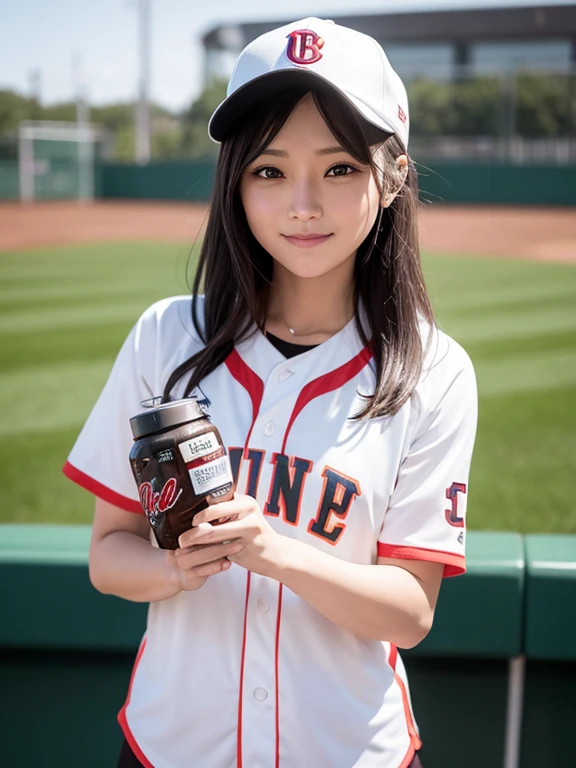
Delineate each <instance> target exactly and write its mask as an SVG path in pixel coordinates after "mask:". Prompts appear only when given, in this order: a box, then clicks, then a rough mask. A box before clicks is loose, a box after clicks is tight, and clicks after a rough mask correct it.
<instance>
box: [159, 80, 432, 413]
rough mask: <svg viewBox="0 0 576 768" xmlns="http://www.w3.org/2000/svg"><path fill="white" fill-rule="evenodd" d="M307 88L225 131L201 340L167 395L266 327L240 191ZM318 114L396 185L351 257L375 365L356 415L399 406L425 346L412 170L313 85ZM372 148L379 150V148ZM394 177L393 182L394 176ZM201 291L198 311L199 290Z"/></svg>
mask: <svg viewBox="0 0 576 768" xmlns="http://www.w3.org/2000/svg"><path fill="white" fill-rule="evenodd" d="M309 91H310V88H309V87H307V88H302V87H293V88H290V89H286V90H284V91H282V92H281V93H280V94H279V95H278V96H277V97H276V98H275V99H274V100H273V103H270V101H268V102H267V103H262V104H259V105H257V107H255V108H251V110H250V112H249V113H248V114H247V115H246V116H245V117H244V118H243V119H242V121H241V122H239V123H238V124H236V125H235V126H234V130H233V131H232V132H231V133H230V135H229V136H228V137H227V138H226V139H225V141H223V143H222V145H221V147H220V153H219V156H218V162H217V166H216V178H215V182H214V188H213V193H212V199H211V202H210V214H209V218H208V224H207V228H206V234H205V237H204V241H203V243H202V248H201V252H200V260H199V264H198V269H197V271H196V275H195V278H194V283H193V286H192V322H193V323H194V327H195V329H196V331H197V333H198V334H199V336H200V338H201V339H202V341H203V342H204V344H205V346H204V348H203V349H202V350H201V351H200V352H197V353H196V354H195V355H193V356H192V357H190V358H189V359H188V360H186V361H184V362H183V363H182V364H181V365H179V366H178V367H177V368H176V369H175V370H174V371H173V372H172V374H171V376H170V377H169V379H168V381H167V383H166V387H165V389H164V394H163V397H164V400H169V399H170V392H171V390H172V388H173V387H174V385H175V384H176V382H177V381H179V380H180V379H181V378H182V377H183V376H185V375H186V374H190V376H189V378H188V381H187V384H186V389H185V393H184V394H185V396H187V395H189V394H190V393H191V392H192V391H193V390H194V388H195V387H197V386H198V385H199V383H200V382H201V381H202V379H204V378H205V377H206V376H208V374H210V373H211V372H212V371H213V370H214V369H215V368H217V367H218V366H219V365H221V364H222V363H223V362H224V360H226V358H227V357H228V355H229V354H230V353H231V352H232V350H233V348H234V345H235V344H236V343H237V342H238V341H240V340H241V339H243V338H245V337H246V336H247V335H248V334H249V333H250V331H251V329H253V327H254V324H256V326H257V327H258V328H259V329H260V330H263V329H264V326H265V322H266V309H267V304H268V295H269V289H270V285H271V282H272V276H273V264H274V262H273V259H272V257H271V256H270V254H269V253H268V252H267V251H266V250H264V248H262V246H261V245H260V244H259V243H258V241H257V240H256V239H255V237H254V236H253V234H252V232H251V230H250V227H249V226H248V222H247V220H246V216H245V213H244V208H243V206H242V202H241V199H240V181H241V178H242V174H243V172H244V170H245V168H246V167H247V166H248V165H249V164H250V163H252V162H253V161H254V160H255V159H256V158H257V157H258V156H259V155H260V153H261V152H262V151H263V150H264V149H265V148H266V147H267V146H268V145H269V144H270V143H271V142H272V141H273V139H274V138H275V137H276V136H277V135H278V133H279V132H280V130H281V128H282V126H283V125H284V123H285V122H286V120H287V119H288V117H289V116H290V114H291V113H292V111H293V109H294V108H295V106H296V105H297V104H298V103H299V101H300V100H301V99H302V98H303V97H304V96H305V94H306V93H308V92H309ZM312 95H313V98H314V101H315V103H316V106H317V107H318V110H319V111H320V114H321V115H322V117H323V118H324V120H325V121H326V124H327V125H328V127H329V128H330V130H331V132H332V133H333V134H334V136H335V138H336V139H337V140H338V141H339V142H340V144H341V145H342V146H343V147H344V148H345V149H346V150H347V151H348V152H349V153H350V154H351V155H352V156H353V157H354V158H355V159H356V160H357V161H358V162H360V163H363V164H365V165H369V166H370V168H371V170H372V173H373V174H374V178H375V180H376V183H377V184H378V188H379V190H380V192H381V194H386V193H387V192H390V191H397V189H398V187H401V189H400V191H399V193H398V194H397V196H396V197H395V199H394V201H393V202H392V204H391V205H390V206H389V207H387V208H383V207H381V208H380V212H379V214H378V216H377V219H376V222H375V223H374V226H373V227H372V230H371V231H370V233H369V234H368V236H367V237H366V239H365V240H364V242H363V243H362V244H361V246H360V247H359V249H358V252H357V255H356V262H355V319H356V326H357V329H358V333H359V334H360V337H361V339H362V340H363V341H364V343H366V344H368V343H371V345H372V351H373V356H374V364H375V368H376V386H375V391H374V394H373V395H371V396H369V397H367V398H366V405H365V407H364V408H363V410H362V412H361V413H360V414H358V418H364V417H368V418H372V417H377V416H387V415H393V414H394V413H396V412H397V411H398V410H399V408H400V407H401V406H402V405H403V404H404V403H405V402H406V401H407V400H408V398H409V397H410V395H411V394H412V392H413V391H414V388H415V386H416V384H417V382H418V379H419V377H420V373H421V370H422V361H423V355H424V353H425V346H426V345H423V343H422V337H421V334H420V330H419V319H420V320H424V321H425V322H427V323H428V324H429V326H430V328H432V327H433V325H434V314H433V310H432V306H431V304H430V300H429V298H428V295H427V292H426V286H425V283H424V276H423V274H422V266H421V263H420V253H419V247H418V230H417V204H418V202H417V201H418V178H417V174H416V170H415V168H414V166H413V164H412V162H411V161H410V163H409V167H408V175H407V177H406V181H405V182H404V183H403V184H402V179H400V181H398V178H397V177H395V175H394V174H395V168H396V167H395V158H396V157H398V156H399V155H401V154H403V153H404V152H405V150H404V149H403V148H402V145H401V144H400V142H399V141H398V139H397V138H396V137H395V136H393V135H392V136H386V135H384V134H382V135H381V136H380V137H379V141H378V144H377V145H375V144H374V136H370V135H369V134H368V132H367V125H366V123H365V122H364V121H363V120H362V119H361V118H360V117H359V116H358V114H357V112H356V111H355V109H354V108H352V107H351V106H350V105H349V104H348V103H347V102H346V101H345V100H344V99H343V98H342V97H340V96H339V95H337V94H336V93H335V92H334V91H331V90H324V89H319V90H316V89H314V90H313V91H312ZM375 150H378V151H375ZM395 185H396V186H395ZM202 292H203V293H204V296H205V299H204V317H203V320H201V319H200V317H199V311H198V301H197V297H198V295H199V294H200V293H202ZM360 303H361V304H362V305H363V307H364V309H365V312H366V315H367V319H368V324H369V327H370V332H371V339H369V338H367V336H366V333H365V331H364V328H363V327H362V324H361V321H360V315H359V307H360Z"/></svg>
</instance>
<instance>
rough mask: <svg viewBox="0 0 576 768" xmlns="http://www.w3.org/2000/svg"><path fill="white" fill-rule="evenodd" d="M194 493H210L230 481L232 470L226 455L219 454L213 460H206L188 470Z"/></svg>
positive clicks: (231, 480) (199, 494)
mask: <svg viewBox="0 0 576 768" xmlns="http://www.w3.org/2000/svg"><path fill="white" fill-rule="evenodd" d="M188 474H189V475H190V480H191V481H192V487H193V488H194V493H196V494H197V495H198V496H201V495H203V494H205V493H210V491H213V490H214V489H215V488H220V486H221V485H226V484H228V483H232V482H233V479H232V470H231V468H230V459H229V458H228V456H221V457H220V458H219V459H215V460H214V461H207V462H206V463H205V464H200V465H198V466H196V467H193V468H192V469H189V470H188Z"/></svg>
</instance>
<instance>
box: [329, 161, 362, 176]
mask: <svg viewBox="0 0 576 768" xmlns="http://www.w3.org/2000/svg"><path fill="white" fill-rule="evenodd" d="M332 171H334V173H333V174H332ZM349 171H350V173H349ZM355 172H356V168H354V166H353V165H349V164H348V163H338V165H333V166H332V168H330V170H329V171H328V174H332V175H333V176H351V175H352V174H353V173H355Z"/></svg>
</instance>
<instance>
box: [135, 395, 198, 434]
mask: <svg viewBox="0 0 576 768" xmlns="http://www.w3.org/2000/svg"><path fill="white" fill-rule="evenodd" d="M203 418H206V414H205V413H204V411H203V410H202V408H201V407H200V406H199V405H198V401H197V400H196V398H195V397H188V398H185V399H184V400H172V401H171V402H170V403H163V404H162V405H157V406H155V407H153V408H148V409H147V410H146V411H143V412H142V413H139V414H137V415H136V416H132V418H131V419H130V426H131V428H132V434H133V435H134V439H135V440H137V439H138V438H139V437H144V435H151V434H153V433H154V432H161V431H162V430H164V429H168V428H169V427H178V426H179V425H180V424H186V422H189V421H195V420H196V419H203Z"/></svg>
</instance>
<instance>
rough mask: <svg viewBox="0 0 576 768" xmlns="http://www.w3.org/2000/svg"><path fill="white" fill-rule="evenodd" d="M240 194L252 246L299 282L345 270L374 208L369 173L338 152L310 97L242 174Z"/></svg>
mask: <svg viewBox="0 0 576 768" xmlns="http://www.w3.org/2000/svg"><path fill="white" fill-rule="evenodd" d="M240 196H241V199H242V203H243V205H244V211H245V213H246V218H247V220H248V224H249V226H250V229H251V230H252V233H253V235H254V237H255V238H256V240H258V242H259V243H260V245H261V246H262V247H263V248H264V249H265V250H266V251H268V253H269V254H270V255H271V256H272V258H273V259H274V260H275V262H277V263H278V264H280V265H282V267H284V268H285V269H286V270H288V271H289V272H291V273H292V274H294V275H296V276H298V277H302V278H311V277H321V276H322V275H325V274H327V273H329V272H331V271H332V270H334V269H337V268H339V267H340V268H342V267H344V268H345V266H348V267H350V269H352V268H353V265H354V258H355V256H356V251H357V250H358V247H359V246H360V244H361V243H362V241H363V240H364V239H365V238H366V236H367V235H368V233H369V232H370V230H371V229H372V226H373V224H374V222H375V220H376V217H377V215H378V209H379V205H380V195H379V192H378V187H377V186H376V182H375V180H374V177H373V175H372V172H371V169H370V167H369V166H367V165H362V164H361V163H359V162H358V161H357V160H356V159H355V158H354V157H352V155H350V154H348V152H346V150H344V149H343V148H342V147H340V146H338V141H337V140H336V139H335V137H334V136H333V135H332V133H331V132H330V129H329V128H328V126H327V125H326V123H325V122H324V120H323V119H322V116H321V115H320V113H319V111H318V109H317V107H316V104H315V102H314V99H313V98H312V95H311V94H307V95H306V96H305V97H304V98H303V99H302V101H300V102H299V104H298V105H297V106H296V108H295V109H294V111H293V112H292V114H291V115H290V117H289V118H288V120H287V121H286V123H285V124H284V126H283V127H282V130H281V131H280V132H279V134H278V135H277V136H276V138H275V139H274V140H273V141H272V143H271V144H270V145H269V146H268V147H267V148H266V149H265V150H264V151H263V152H262V154H261V155H260V156H259V157H257V158H256V160H254V161H253V162H252V163H250V165H249V166H248V167H247V168H246V170H245V171H244V174H243V176H242V180H241V183H240ZM305 238H308V239H305Z"/></svg>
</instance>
